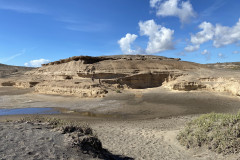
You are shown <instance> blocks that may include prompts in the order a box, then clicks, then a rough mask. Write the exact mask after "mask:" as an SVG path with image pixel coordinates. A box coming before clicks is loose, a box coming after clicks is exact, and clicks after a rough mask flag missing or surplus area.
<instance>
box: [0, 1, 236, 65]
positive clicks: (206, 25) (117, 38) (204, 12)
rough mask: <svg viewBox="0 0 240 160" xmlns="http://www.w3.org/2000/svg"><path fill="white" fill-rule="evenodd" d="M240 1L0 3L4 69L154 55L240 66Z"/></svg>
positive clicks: (0, 61)
mask: <svg viewBox="0 0 240 160" xmlns="http://www.w3.org/2000/svg"><path fill="white" fill-rule="evenodd" d="M239 6H240V1H239V0H231V1H226V0H41V1H39V0H0V21H1V24H0V63H4V64H10V65H20V66H24V65H26V66H39V65H40V64H41V63H46V62H48V61H55V60H58V59H63V58H68V57H71V56H78V55H89V56H101V55H116V54H154V55H160V56H166V57H178V58H181V59H182V60H185V61H192V62H198V63H214V62H230V61H240V21H239V18H240V10H239Z"/></svg>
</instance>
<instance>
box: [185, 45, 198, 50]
mask: <svg viewBox="0 0 240 160" xmlns="http://www.w3.org/2000/svg"><path fill="white" fill-rule="evenodd" d="M199 48H200V45H192V46H191V45H188V46H187V47H185V48H184V50H185V51H186V52H194V51H196V50H198V49H199Z"/></svg>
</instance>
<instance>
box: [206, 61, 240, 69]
mask: <svg viewBox="0 0 240 160" xmlns="http://www.w3.org/2000/svg"><path fill="white" fill-rule="evenodd" d="M207 66H208V67H210V68H215V69H233V70H240V62H225V63H211V64H207Z"/></svg>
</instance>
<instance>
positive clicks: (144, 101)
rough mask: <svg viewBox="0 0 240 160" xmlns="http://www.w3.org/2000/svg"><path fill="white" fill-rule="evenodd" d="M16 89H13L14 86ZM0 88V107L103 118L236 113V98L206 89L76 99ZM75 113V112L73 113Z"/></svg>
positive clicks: (237, 100)
mask: <svg viewBox="0 0 240 160" xmlns="http://www.w3.org/2000/svg"><path fill="white" fill-rule="evenodd" d="M15 90H16V89H15ZM15 90H14V88H11V87H2V88H0V93H5V92H8V93H9V94H0V108H8V109H9V108H36V107H42V108H45V107H48V108H55V109H59V110H60V111H62V112H64V113H73V112H75V113H74V114H77V113H79V116H84V115H85V116H92V117H105V118H108V119H111V118H113V119H136V120H137V119H154V118H167V117H172V116H184V115H192V114H203V113H210V112H219V113H236V112H238V111H239V109H240V106H239V104H240V98H239V97H233V96H230V95H224V94H220V93H209V92H199V91H195V92H194V91H191V92H180V91H179V92H173V91H170V90H167V89H164V88H156V89H146V90H133V91H126V92H124V93H121V94H118V93H111V94H109V95H108V96H107V97H105V98H94V99H91V98H86V99H82V98H78V97H71V96H55V95H41V94H36V93H32V92H29V91H28V90H22V91H19V90H18V89H17V92H22V94H18V95H14V94H13V93H15ZM76 112H77V113H76Z"/></svg>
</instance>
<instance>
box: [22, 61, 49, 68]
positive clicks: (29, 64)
mask: <svg viewBox="0 0 240 160" xmlns="http://www.w3.org/2000/svg"><path fill="white" fill-rule="evenodd" d="M49 62H50V61H49V60H47V59H37V60H32V61H30V62H27V63H24V66H26V67H41V65H42V64H45V63H49Z"/></svg>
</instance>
